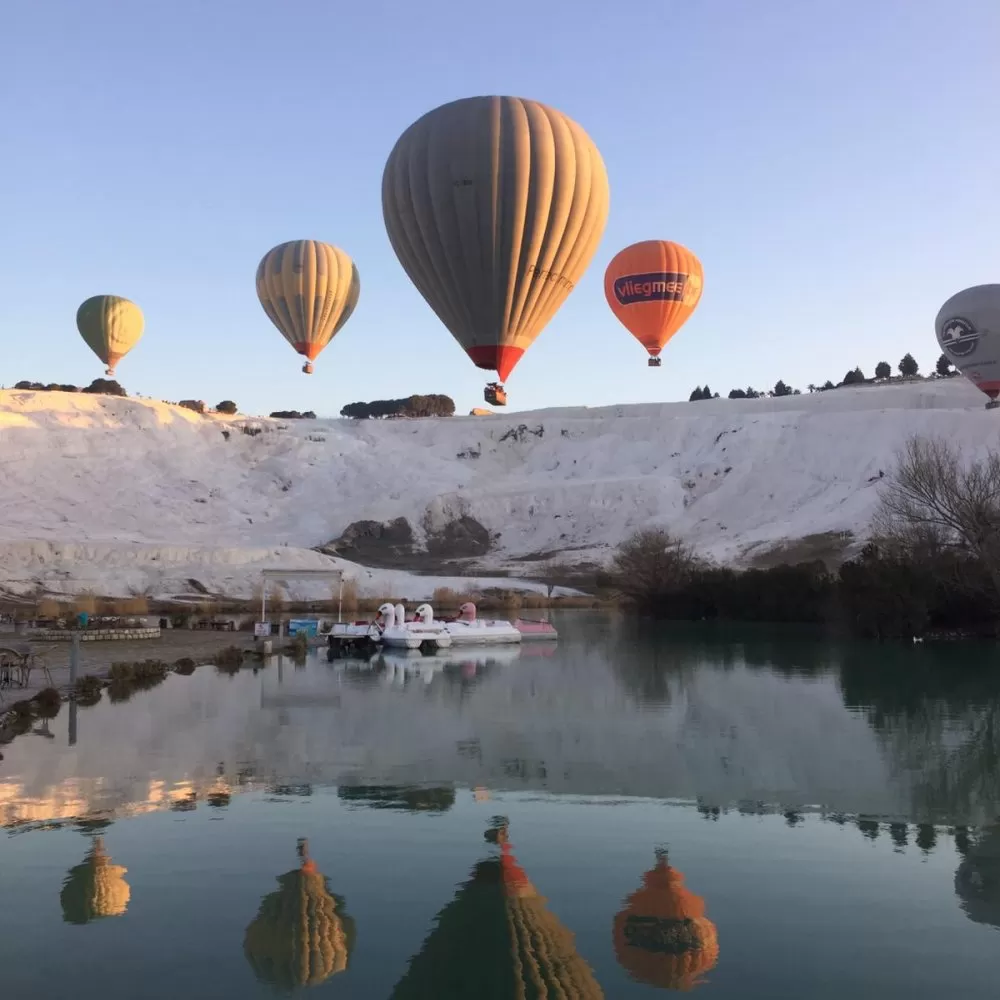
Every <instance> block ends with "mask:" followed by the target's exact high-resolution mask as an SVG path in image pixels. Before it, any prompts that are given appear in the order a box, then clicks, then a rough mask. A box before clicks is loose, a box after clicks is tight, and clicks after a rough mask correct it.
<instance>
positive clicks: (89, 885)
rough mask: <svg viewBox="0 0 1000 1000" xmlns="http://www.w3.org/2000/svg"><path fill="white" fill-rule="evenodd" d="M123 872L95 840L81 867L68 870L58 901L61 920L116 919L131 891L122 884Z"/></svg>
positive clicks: (121, 912) (98, 838) (67, 921)
mask: <svg viewBox="0 0 1000 1000" xmlns="http://www.w3.org/2000/svg"><path fill="white" fill-rule="evenodd" d="M127 871H128V869H127V868H123V867H122V866H121V865H115V864H112V863H111V858H109V857H108V853H107V851H105V849H104V841H103V840H102V838H100V837H95V838H94V840H93V842H92V844H91V847H90V850H89V851H88V852H87V856H86V858H84V860H83V864H79V865H75V866H74V867H73V868H71V869H70V871H69V874H68V875H67V876H66V880H65V881H64V882H63V888H62V892H61V893H60V894H59V901H60V903H61V904H62V911H63V920H65V921H66V923H69V924H88V923H90V921H91V920H99V919H101V918H102V917H120V916H121V915H122V914H123V913H124V912H125V911H126V910H127V909H128V902H129V898H130V897H131V894H132V893H131V890H130V889H129V885H128V882H126V881H125V873H126V872H127Z"/></svg>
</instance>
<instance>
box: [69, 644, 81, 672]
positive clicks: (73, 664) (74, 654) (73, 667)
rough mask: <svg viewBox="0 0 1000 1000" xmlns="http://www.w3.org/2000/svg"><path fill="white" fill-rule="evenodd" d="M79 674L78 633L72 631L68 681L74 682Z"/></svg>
mask: <svg viewBox="0 0 1000 1000" xmlns="http://www.w3.org/2000/svg"><path fill="white" fill-rule="evenodd" d="M79 675H80V633H79V632H74V633H73V641H72V643H71V644H70V647H69V682H70V685H75V684H76V679H77V677H78V676H79Z"/></svg>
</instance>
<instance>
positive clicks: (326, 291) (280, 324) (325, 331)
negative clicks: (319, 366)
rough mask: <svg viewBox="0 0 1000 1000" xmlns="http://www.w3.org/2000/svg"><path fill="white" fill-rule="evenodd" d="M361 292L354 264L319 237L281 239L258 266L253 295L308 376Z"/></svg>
mask: <svg viewBox="0 0 1000 1000" xmlns="http://www.w3.org/2000/svg"><path fill="white" fill-rule="evenodd" d="M360 295H361V279H360V278H359V277H358V269H357V267H355V265H354V262H353V261H352V260H351V258H350V257H348V255H347V254H346V253H344V251H343V250H341V249H340V248H339V247H335V246H331V245H330V244H329V243H320V242H319V241H318V240H293V241H292V242H290V243H281V244H280V245H278V246H276V247H274V249H273V250H269V251H268V252H267V253H266V254H264V256H263V258H262V259H261V262H260V264H258V265H257V298H259V299H260V304H261V305H262V306H263V307H264V312H266V313H267V316H268V319H270V321H271V322H272V323H273V324H274V325H275V326H276V327H277V328H278V331H279V333H281V335H282V336H283V337H284V338H285V340H287V341H288V343H290V344H291V345H292V347H294V348H295V350H296V351H297V352H298V353H299V354H301V355H303V356H304V357H305V359H306V363H305V364H304V365H303V366H302V370H303V371H304V372H305V373H306V374H307V375H309V374H311V373H312V370H313V362H314V361H315V360H316V358H317V357H318V356H319V352H320V351H322V350H323V348H324V347H326V345H327V344H329V343H330V341H331V340H333V338H334V336H335V335H336V334H337V332H338V331H339V330H340V329H341V327H343V325H344V324H345V323H346V322H347V321H348V320H349V319H350V318H351V314H352V313H353V312H354V309H355V307H356V306H357V304H358V297H359V296H360Z"/></svg>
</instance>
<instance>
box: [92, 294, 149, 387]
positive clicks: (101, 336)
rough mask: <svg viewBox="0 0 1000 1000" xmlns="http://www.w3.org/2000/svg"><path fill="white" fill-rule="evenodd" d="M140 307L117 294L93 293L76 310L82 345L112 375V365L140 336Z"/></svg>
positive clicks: (126, 352) (123, 355) (141, 319)
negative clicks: (99, 360)
mask: <svg viewBox="0 0 1000 1000" xmlns="http://www.w3.org/2000/svg"><path fill="white" fill-rule="evenodd" d="M144 325H145V320H144V319H143V316H142V310H141V309H140V308H139V307H138V306H137V305H136V304H135V303H134V302H130V301H129V300H128V299H123V298H121V296H118V295H94V296H92V297H91V298H89V299H87V300H86V301H85V302H83V303H81V305H80V308H79V309H77V311H76V328H77V329H78V330H79V331H80V336H81V337H83V339H84V342H85V343H86V345H87V346H88V347H89V348H90V349H91V350H92V351H93V352H94V353H95V354H96V355H97V356H98V357H99V358H100V359H101V360H102V361H103V362H104V364H105V365H106V366H107V368H106V370H105V372H104V374H105V375H107V376H108V377H113V376H114V374H115V366H116V365H117V364H118V362H119V361H121V359H122V358H124V357H125V355H126V354H128V352H129V351H131V350H132V348H133V347H135V345H136V344H137V343H139V338H140V337H141V336H142V330H143V326H144Z"/></svg>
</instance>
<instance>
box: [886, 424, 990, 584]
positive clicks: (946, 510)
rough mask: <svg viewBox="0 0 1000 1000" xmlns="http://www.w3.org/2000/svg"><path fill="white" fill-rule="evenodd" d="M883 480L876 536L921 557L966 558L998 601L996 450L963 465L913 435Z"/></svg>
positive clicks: (950, 449) (943, 446) (942, 445)
mask: <svg viewBox="0 0 1000 1000" xmlns="http://www.w3.org/2000/svg"><path fill="white" fill-rule="evenodd" d="M885 482H886V485H885V486H884V487H883V489H882V492H881V495H880V497H879V506H878V508H877V510H876V514H875V518H874V521H873V527H874V529H875V532H876V535H878V536H881V538H882V539H885V540H888V541H889V542H890V543H892V542H895V543H897V544H903V545H906V547H908V548H911V549H912V548H913V547H914V546H917V547H919V548H920V549H922V550H923V552H925V553H927V554H930V553H933V552H938V553H940V552H942V551H947V550H950V551H952V552H957V553H959V554H962V555H965V556H968V557H971V558H972V559H973V560H975V561H976V562H977V563H978V564H979V565H980V567H981V568H982V569H983V570H985V571H986V573H988V575H989V578H990V580H991V581H992V583H993V587H994V589H995V591H996V593H997V596H998V597H1000V452H993V451H991V452H990V453H989V454H988V455H987V456H986V458H984V459H978V460H975V461H972V462H965V461H963V459H962V456H961V453H960V451H959V450H958V449H956V448H955V447H954V446H953V445H951V444H950V443H949V442H948V441H945V440H944V439H942V438H935V437H913V438H911V439H910V440H909V441H908V442H907V443H906V445H905V447H904V448H903V450H902V452H901V454H900V455H899V459H898V462H897V465H896V468H895V470H894V471H893V473H892V475H891V476H887V477H886V481H885Z"/></svg>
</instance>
